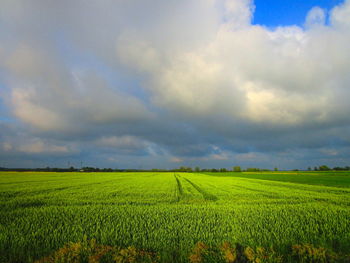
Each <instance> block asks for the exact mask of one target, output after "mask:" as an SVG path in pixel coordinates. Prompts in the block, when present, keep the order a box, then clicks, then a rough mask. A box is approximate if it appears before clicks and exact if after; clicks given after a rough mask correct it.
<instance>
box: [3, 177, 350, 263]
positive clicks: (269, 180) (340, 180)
mask: <svg viewBox="0 0 350 263" xmlns="http://www.w3.org/2000/svg"><path fill="white" fill-rule="evenodd" d="M261 179H263V180H261ZM319 184H321V185H319ZM349 186H350V176H349V175H347V174H345V173H340V174H339V175H337V174H328V175H327V174H316V173H314V174H308V173H305V174H302V173H298V174H293V173H279V174H278V173H276V174H273V173H270V174H266V175H265V174H262V173H257V174H244V173H240V174H234V173H226V174H220V173H214V174H195V173H170V172H169V173H151V172H149V173H44V172H41V173H34V172H22V173H17V172H2V173H0V206H1V207H0V261H1V262H31V261H34V260H35V259H39V258H41V257H43V256H46V255H49V254H51V253H52V252H53V251H55V250H57V249H59V248H61V247H63V246H64V245H65V244H66V243H68V242H79V241H81V240H83V239H84V237H86V238H87V239H96V241H97V242H98V243H99V244H105V245H113V246H120V247H128V246H134V247H136V248H139V249H144V250H146V251H153V252H157V253H158V254H159V255H160V261H161V262H188V255H189V254H190V253H191V250H192V248H193V246H194V245H195V244H196V243H197V242H198V241H202V242H204V243H205V244H207V245H208V246H216V245H218V244H221V243H222V242H223V241H228V242H230V243H231V244H235V243H239V244H241V245H242V246H250V247H252V248H256V247H258V246H262V247H273V249H274V250H275V251H277V252H278V253H280V254H281V255H288V253H289V252H290V248H291V245H293V244H307V243H310V244H313V245H314V246H316V247H323V248H325V249H327V250H328V251H332V252H334V253H339V254H347V253H348V252H349V251H350V188H349ZM289 254H290V253H289ZM283 260H284V261H285V262H291V261H292V259H291V258H290V256H285V257H284V259H283Z"/></svg>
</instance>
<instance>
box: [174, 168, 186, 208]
mask: <svg viewBox="0 0 350 263" xmlns="http://www.w3.org/2000/svg"><path fill="white" fill-rule="evenodd" d="M174 177H175V180H176V185H177V201H178V202H179V201H180V200H181V197H182V196H183V195H184V189H183V188H182V184H181V182H180V180H179V178H178V176H177V175H176V174H174Z"/></svg>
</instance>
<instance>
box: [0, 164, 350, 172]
mask: <svg viewBox="0 0 350 263" xmlns="http://www.w3.org/2000/svg"><path fill="white" fill-rule="evenodd" d="M0 171H18V172H25V171H37V172H189V173H191V172H197V173H198V172H213V173H216V172H221V173H224V172H271V171H279V169H278V168H274V169H273V170H270V169H261V168H252V167H251V168H246V169H243V168H241V166H233V167H232V169H227V168H219V169H217V168H209V169H201V168H200V167H198V166H197V167H195V168H192V167H188V166H181V167H179V168H175V169H156V168H154V169H118V168H116V169H112V168H98V167H89V166H86V167H82V168H75V167H73V166H71V167H69V168H57V167H54V168H51V167H45V168H5V167H0ZM281 171H288V170H281ZM289 171H350V167H349V166H345V167H334V168H330V167H328V166H327V165H321V166H318V167H317V166H315V167H314V168H311V167H308V168H307V169H306V170H299V169H293V170H289Z"/></svg>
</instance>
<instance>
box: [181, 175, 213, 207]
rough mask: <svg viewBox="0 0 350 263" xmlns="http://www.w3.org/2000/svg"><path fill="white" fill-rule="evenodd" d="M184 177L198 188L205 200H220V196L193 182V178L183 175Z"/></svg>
mask: <svg viewBox="0 0 350 263" xmlns="http://www.w3.org/2000/svg"><path fill="white" fill-rule="evenodd" d="M183 179H184V180H186V181H187V182H188V183H189V184H190V185H192V187H193V188H194V189H196V190H197V191H198V192H199V193H200V194H201V195H202V196H203V198H204V199H205V200H210V201H217V200H218V198H217V197H216V196H215V195H213V194H211V193H208V192H207V191H205V190H204V189H203V188H201V187H199V186H198V185H197V184H195V183H193V182H192V181H191V180H189V179H187V178H184V177H183Z"/></svg>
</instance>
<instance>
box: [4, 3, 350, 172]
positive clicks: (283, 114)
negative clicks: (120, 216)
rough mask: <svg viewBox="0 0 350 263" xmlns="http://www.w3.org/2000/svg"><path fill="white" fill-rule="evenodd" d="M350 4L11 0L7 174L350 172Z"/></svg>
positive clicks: (6, 62) (7, 39)
mask: <svg viewBox="0 0 350 263" xmlns="http://www.w3.org/2000/svg"><path fill="white" fill-rule="evenodd" d="M349 42H350V0H344V1H341V0H328V1H326V0H319V1H317V0H310V1H302V0H293V1H276V0H255V1H252V0H201V1H198V0H168V1H162V0H149V1H140V0H128V1H126V0H116V1H112V0H91V1H84V0H76V1H69V0H62V1H53V0H49V1H47V0H17V1H12V0H2V1H1V8H0V167H1V166H2V167H28V168H29V167H30V168H33V167H47V166H50V167H67V166H70V165H73V166H75V167H80V166H81V165H83V166H95V167H106V168H109V167H110V168H119V169H121V168H139V169H150V168H175V167H180V166H191V167H195V166H200V167H202V168H211V167H213V168H221V167H223V168H230V167H232V166H236V165H240V166H242V167H245V168H247V167H260V168H267V169H273V168H274V167H277V168H279V169H306V168H307V167H314V166H319V165H323V164H325V165H328V166H331V167H334V166H348V165H350V118H349V116H350V104H349V103H348V101H349V100H348V98H349V95H350V51H349Z"/></svg>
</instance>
